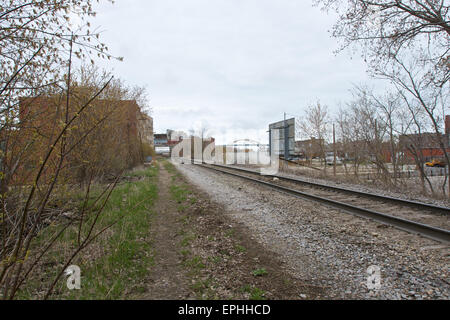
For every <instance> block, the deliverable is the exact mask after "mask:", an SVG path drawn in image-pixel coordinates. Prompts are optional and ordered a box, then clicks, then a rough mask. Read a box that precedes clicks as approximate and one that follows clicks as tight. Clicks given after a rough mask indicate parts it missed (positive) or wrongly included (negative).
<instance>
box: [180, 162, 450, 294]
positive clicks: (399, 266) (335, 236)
mask: <svg viewBox="0 0 450 320" xmlns="http://www.w3.org/2000/svg"><path fill="white" fill-rule="evenodd" d="M177 169H179V170H180V172H181V173H183V174H184V175H185V176H186V178H187V179H188V180H189V181H190V182H191V183H193V184H194V185H196V186H197V187H199V188H200V189H202V190H204V191H205V192H207V193H208V194H209V196H210V197H211V199H212V200H213V201H216V202H218V203H220V204H223V205H224V206H225V207H226V209H227V213H226V214H229V215H230V217H231V218H232V219H233V220H235V221H236V222H238V223H242V224H244V225H245V226H246V227H247V228H249V230H251V233H252V237H253V238H254V240H255V241H257V242H258V243H260V244H262V245H263V246H265V247H266V248H268V249H269V250H271V251H272V252H274V253H275V254H277V255H279V256H280V259H281V260H282V261H283V262H284V265H283V266H281V267H283V268H286V269H287V270H288V271H289V272H290V273H291V274H292V275H293V276H294V277H296V278H298V279H301V280H302V281H303V282H304V283H307V284H311V285H314V286H321V287H323V288H324V289H325V292H326V295H325V296H323V297H321V298H324V299H448V298H449V297H450V295H449V282H448V275H449V267H448V265H449V264H448V262H449V261H448V257H449V247H448V246H444V245H442V244H440V243H438V242H434V241H432V240H428V239H425V238H422V237H420V236H417V235H412V234H409V233H406V232H404V231H400V230H397V229H394V228H392V227H386V226H384V225H380V224H378V223H376V222H372V221H369V220H366V219H361V218H358V217H354V216H352V215H349V214H346V213H343V212H340V211H338V210H336V209H332V208H328V207H326V206H323V205H321V204H317V203H314V202H311V201H306V200H302V199H297V198H294V197H292V196H289V195H286V194H282V193H280V192H276V191H274V190H271V189H268V188H266V187H264V186H260V185H257V184H255V183H252V182H248V181H244V180H242V179H239V178H236V177H230V176H228V175H224V174H219V173H216V172H213V171H210V170H208V169H205V168H201V167H199V166H194V165H188V164H183V165H177ZM372 265H376V266H379V267H380V268H381V288H380V289H379V290H369V289H368V287H367V278H368V276H369V274H368V273H367V269H368V267H369V266H372ZM299 297H303V293H302V292H299Z"/></svg>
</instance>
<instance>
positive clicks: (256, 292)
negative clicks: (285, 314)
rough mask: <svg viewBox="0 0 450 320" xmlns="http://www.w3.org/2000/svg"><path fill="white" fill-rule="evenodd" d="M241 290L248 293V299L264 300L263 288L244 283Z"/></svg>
mask: <svg viewBox="0 0 450 320" xmlns="http://www.w3.org/2000/svg"><path fill="white" fill-rule="evenodd" d="M241 291H242V292H247V293H249V294H250V297H249V300H266V298H265V297H264V295H265V292H264V290H261V289H259V288H257V287H254V286H250V285H245V286H243V287H242V288H241Z"/></svg>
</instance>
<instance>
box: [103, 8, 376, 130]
mask: <svg viewBox="0 0 450 320" xmlns="http://www.w3.org/2000/svg"><path fill="white" fill-rule="evenodd" d="M98 12H99V14H98V16H97V18H96V20H95V23H96V24H98V25H100V26H101V29H103V30H105V33H104V34H103V40H104V41H105V42H106V43H107V44H108V45H109V47H110V48H111V52H112V53H113V54H115V55H120V56H124V57H125V61H124V62H122V63H118V62H112V63H109V64H105V66H106V67H108V68H111V67H112V68H113V69H114V71H115V73H116V74H118V75H119V76H120V77H122V78H123V79H125V80H126V81H127V83H131V84H139V85H146V86H147V87H148V89H149V92H150V96H151V104H152V108H153V116H154V121H155V128H156V130H157V131H163V130H165V129H167V128H172V129H176V130H186V131H187V130H189V129H190V128H191V127H192V126H194V125H195V123H199V122H200V121H206V122H208V123H209V124H210V127H212V129H213V130H212V131H214V130H215V131H216V132H217V134H219V133H223V132H226V131H227V130H234V131H236V132H237V131H239V132H242V134H244V133H243V132H244V131H243V130H245V129H252V130H253V131H252V132H253V133H252V134H253V135H255V132H264V131H265V130H266V128H267V126H268V123H269V122H272V121H277V120H279V119H281V118H282V116H283V112H284V111H286V112H288V113H290V114H301V113H302V112H303V110H304V109H305V108H306V107H307V104H308V103H310V102H312V101H315V100H316V99H320V100H321V101H322V102H323V103H325V104H328V105H329V106H330V107H331V108H335V107H336V106H337V103H338V101H341V100H346V99H348V98H349V92H348V89H349V88H350V86H351V83H359V82H365V81H368V77H367V76H366V74H365V66H364V64H363V62H362V61H361V59H359V58H358V57H353V59H350V56H349V55H348V54H345V53H343V54H340V55H338V56H334V55H333V50H335V49H336V48H337V43H336V40H335V39H332V38H330V36H329V34H328V32H327V30H328V29H330V28H331V25H332V23H333V21H334V19H335V17H333V16H327V15H326V14H325V13H323V12H321V11H320V10H319V9H318V8H315V7H312V5H311V2H310V1H299V0H297V1H294V0H279V1H272V0H270V1H269V0H258V1H256V0H245V1H242V0H189V1H179V0H150V1H149V0H118V1H116V4H115V5H113V6H112V5H110V4H102V5H100V6H99V7H98ZM100 63H102V62H100Z"/></svg>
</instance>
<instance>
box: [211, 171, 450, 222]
mask: <svg viewBox="0 0 450 320" xmlns="http://www.w3.org/2000/svg"><path fill="white" fill-rule="evenodd" d="M211 165H213V166H216V167H220V168H225V169H231V170H236V171H242V172H247V173H252V174H257V175H261V174H260V173H259V172H257V171H254V170H249V169H244V168H236V167H230V166H224V165H219V164H211ZM261 176H263V177H273V178H278V179H280V180H285V181H288V182H294V183H302V184H306V185H311V186H313V187H316V188H322V189H328V190H331V191H337V192H346V193H350V194H352V195H357V196H362V197H367V198H372V199H375V200H378V201H387V202H396V203H398V204H401V205H405V206H409V207H413V208H416V209H417V208H420V209H423V210H429V211H432V212H436V213H440V214H444V215H450V208H447V207H442V206H437V205H434V204H428V203H423V202H419V201H414V200H405V199H398V198H394V197H390V196H382V195H378V194H373V193H369V192H363V191H357V190H352V189H347V188H342V187H335V186H329V185H326V184H322V183H317V182H310V181H306V180H302V179H297V178H290V177H286V176H281V175H272V174H269V175H261Z"/></svg>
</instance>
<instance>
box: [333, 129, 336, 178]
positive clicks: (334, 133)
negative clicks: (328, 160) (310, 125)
mask: <svg viewBox="0 0 450 320" xmlns="http://www.w3.org/2000/svg"><path fill="white" fill-rule="evenodd" d="M333 158H334V160H333V174H334V176H336V129H335V126H334V123H333Z"/></svg>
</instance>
